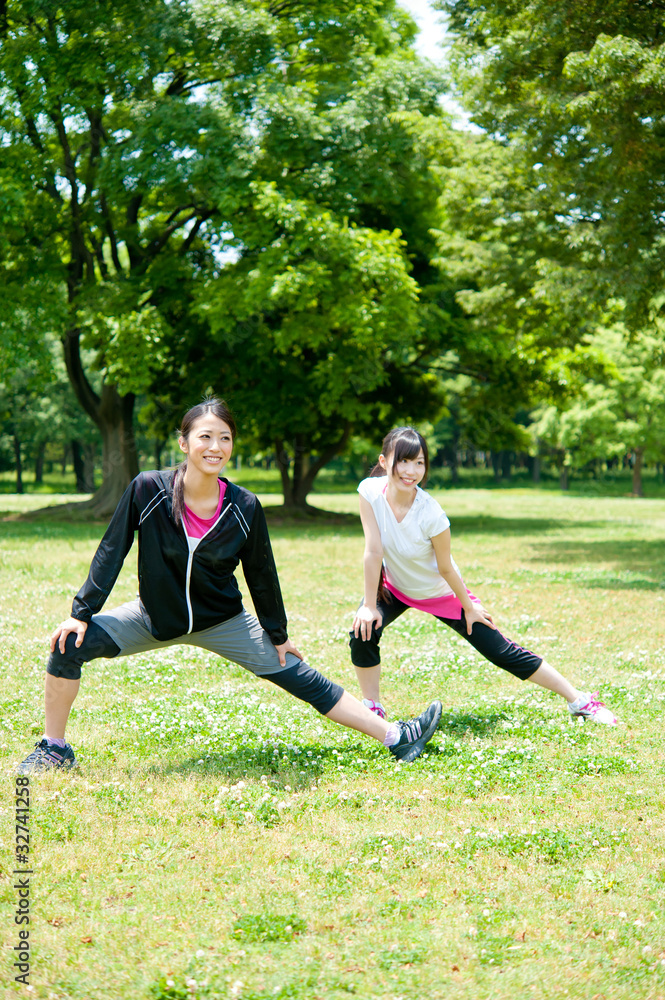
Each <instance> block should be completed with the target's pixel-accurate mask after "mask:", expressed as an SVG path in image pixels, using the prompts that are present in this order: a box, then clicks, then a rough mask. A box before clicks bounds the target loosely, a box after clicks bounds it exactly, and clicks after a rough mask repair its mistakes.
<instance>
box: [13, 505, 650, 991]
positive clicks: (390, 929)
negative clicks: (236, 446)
mask: <svg viewBox="0 0 665 1000" xmlns="http://www.w3.org/2000/svg"><path fill="white" fill-rule="evenodd" d="M436 495H437V496H438V498H439V499H440V500H441V502H442V503H443V504H444V506H445V508H446V510H447V512H448V514H449V516H450V517H451V521H452V530H453V551H454V554H455V557H456V559H457V561H458V563H459V565H460V566H461V568H462V570H463V572H464V576H465V580H466V582H467V583H468V585H469V586H470V587H471V589H472V590H473V591H474V592H475V593H477V594H478V595H479V596H481V597H482V599H483V601H484V602H485V604H486V606H487V607H488V608H489V609H490V610H491V611H492V613H493V614H494V616H495V620H496V621H497V624H498V625H499V627H501V628H502V630H504V631H505V632H506V633H507V634H508V635H511V636H513V637H514V638H516V639H517V640H518V641H520V642H522V643H523V644H525V645H527V646H529V647H530V648H534V649H536V650H537V651H539V652H540V653H542V654H543V655H545V656H546V657H547V659H548V660H549V661H550V662H551V663H553V664H554V665H556V666H558V667H559V668H560V669H561V670H562V671H563V672H564V673H565V674H566V675H567V676H569V677H570V678H571V680H573V681H574V682H575V683H577V684H578V685H579V686H583V687H589V688H591V689H595V688H596V687H599V686H600V687H601V690H602V695H603V697H604V699H605V700H606V701H608V702H609V703H610V704H611V706H612V707H613V708H614V709H615V711H616V712H617V714H618V715H619V716H620V718H621V719H622V721H623V723H624V724H623V725H622V726H621V727H620V728H617V729H615V730H612V729H609V730H608V729H604V728H601V727H593V726H591V725H588V724H587V725H581V724H579V725H578V724H575V725H574V724H571V723H570V722H569V721H568V718H567V710H566V708H565V705H563V704H562V703H561V702H560V700H559V699H557V698H555V697H554V696H553V695H549V694H547V693H546V692H544V691H541V690H540V689H538V688H536V687H535V686H533V685H529V684H520V683H519V682H518V681H516V680H514V679H513V678H512V677H510V676H508V675H505V674H504V673H503V672H502V671H499V670H497V669H496V668H494V667H492V666H490V665H488V664H486V663H485V662H484V661H482V660H481V659H480V658H479V657H478V656H477V654H476V653H475V652H474V651H473V650H472V649H471V648H470V647H469V646H468V645H467V644H466V643H465V642H464V640H463V639H461V638H459V637H457V636H456V635H453V634H449V633H447V632H446V631H445V630H444V629H443V627H442V626H439V625H438V624H437V623H436V622H435V621H434V620H430V619H428V618H427V617H425V616H424V615H421V614H419V613H416V612H409V614H408V615H405V616H404V617H403V618H402V619H400V620H399V621H398V622H396V623H395V624H394V625H393V626H391V628H390V630H389V631H388V632H387V633H386V637H385V639H384V644H383V645H384V686H383V690H384V700H385V702H386V703H387V705H388V708H389V710H390V712H391V714H392V715H393V716H394V717H404V716H407V715H411V714H413V713H416V712H418V711H420V710H421V709H422V708H423V707H424V706H425V705H426V704H427V703H428V702H429V701H430V700H431V699H432V698H434V697H440V698H441V700H442V701H443V704H444V714H443V718H442V721H441V726H440V729H439V732H438V734H437V736H436V737H435V739H434V740H433V741H432V743H431V744H430V747H429V752H428V754H427V755H426V756H425V757H423V758H421V759H420V760H419V761H417V762H416V763H414V764H413V765H409V766H406V767H403V766H398V765H395V764H394V763H393V762H392V759H391V758H390V757H389V756H388V755H387V754H386V753H385V751H383V750H382V748H381V747H379V746H378V744H374V743H373V742H372V741H370V740H368V739H365V738H363V737H360V736H358V735H357V734H355V733H349V732H346V731H343V730H341V729H338V728H337V727H335V726H334V725H333V724H331V723H329V722H327V721H326V720H323V719H321V718H320V717H318V716H317V715H316V714H315V713H314V712H312V711H311V710H310V709H309V708H308V707H307V706H304V705H301V704H300V703H298V702H296V701H295V700H293V699H291V698H289V696H288V695H286V694H284V693H283V692H281V691H280V690H278V689H277V688H275V687H274V686H271V685H270V684H269V683H268V682H266V681H258V680H256V679H255V678H253V677H251V676H249V675H248V674H246V673H245V672H244V671H242V670H241V669H240V668H238V667H235V666H233V665H231V664H227V663H225V662H223V661H220V660H217V659H215V657H213V656H211V655H209V654H205V653H202V652H200V651H198V650H195V649H193V648H189V647H186V646H182V647H171V648H169V649H166V650H163V651H160V652H159V653H153V654H145V655H139V656H135V657H133V658H131V659H127V660H124V659H119V660H99V661H97V662H96V663H94V664H92V665H91V666H90V667H89V668H87V671H86V675H85V677H84V683H83V686H82V691H81V695H80V696H79V699H78V700H77V702H76V704H75V708H74V712H73V715H72V721H71V728H70V739H71V740H72V742H73V743H74V745H75V748H76V751H77V755H78V757H79V760H80V767H79V769H78V770H77V771H75V772H73V773H69V774H57V775H45V776H41V777H35V778H33V779H32V781H31V795H32V809H31V832H32V837H33V841H32V863H33V868H34V875H33V881H32V892H33V898H32V902H33V911H32V917H33V922H32V924H31V925H30V931H31V938H30V942H31V948H32V953H33V958H32V977H31V983H32V985H33V987H34V991H33V992H32V993H31V994H28V993H26V992H25V991H24V990H21V991H20V992H19V995H25V996H29V995H31V996H36V997H41V998H44V1000H49V998H50V1000H55V998H58V1000H69V998H71V1000H115V998H123V1000H124V998H128V1000H129V998H131V1000H166V998H169V1000H175V998H178V1000H184V998H190V997H201V998H213V997H218V998H220V1000H227V998H231V997H238V998H240V1000H269V998H274V997H277V998H284V1000H286V998H290V1000H315V998H322V1000H329V998H330V1000H341V998H348V997H349V996H350V995H356V996H359V997H371V998H378V1000H396V998H400V997H403V998H404V1000H407V998H408V1000H412V998H414V1000H420V998H428V1000H429V998H433V1000H444V998H445V1000H462V998H464V1000H467V998H468V1000H477V998H479V1000H486V998H492V1000H509V998H510V1000H512V998H514V997H516V996H519V997H527V998H531V997H533V998H557V1000H559V998H562V997H571V998H578V997H579V998H588V1000H592V998H593V997H606V998H611V1000H624V998H625V1000H629V998H630V1000H634V998H639V1000H659V998H663V997H665V964H663V963H665V948H664V947H663V941H664V940H665V907H664V903H665V861H664V860H663V859H664V858H665V851H664V849H663V848H664V844H663V796H662V786H663V780H664V777H665V773H664V772H665V767H664V764H663V761H664V760H665V756H664V753H663V751H664V749H665V736H664V734H663V726H662V717H663V702H664V701H665V686H664V684H663V664H664V662H665V643H664V642H663V625H662V620H663V601H664V599H665V589H664V588H665V569H664V567H665V560H664V558H663V557H664V555H665V543H664V542H663V538H664V537H665V535H664V529H665V502H663V501H661V500H644V501H637V500H628V499H623V498H620V497H617V498H606V499H602V498H601V499H599V498H596V497H575V496H564V495H561V494H557V493H549V492H547V493H546V492H536V491H531V490H524V491H522V490H514V491H510V490H503V491H493V492H490V491H480V490H455V491H446V492H441V493H439V494H436ZM43 499H44V498H42V497H36V496H31V497H27V498H25V497H23V498H16V497H11V496H3V497H2V498H0V509H2V510H3V511H5V512H13V513H16V512H18V511H19V510H21V509H28V508H32V507H34V506H37V505H39V504H41V503H43ZM51 499H52V500H53V502H58V498H56V497H53V498H51ZM62 499H67V500H69V499H70V497H63V498H62ZM279 499H280V498H279V497H278V496H276V495H271V496H265V497H264V500H265V502H266V503H278V502H279ZM356 502H357V501H356V498H355V496H354V495H352V494H351V493H349V494H346V495H344V494H338V495H332V494H331V495H328V496H325V495H321V496H319V497H317V503H318V504H319V505H321V506H325V507H328V508H329V509H331V510H336V511H345V512H353V511H354V510H355V509H356ZM102 530H103V527H102V526H101V525H94V524H92V525H90V524H85V525H80V526H79V525H69V524H67V523H62V522H55V521H54V522H53V523H50V522H49V521H48V520H46V521H40V522H39V523H36V524H35V523H31V522H21V521H17V520H8V521H4V522H2V523H0V573H1V579H2V588H1V591H0V600H1V604H0V634H1V636H2V640H3V649H4V663H5V670H4V672H3V680H2V682H1V685H0V698H1V699H2V709H3V711H2V712H1V713H0V726H1V728H2V733H1V734H0V753H1V754H2V761H3V766H4V772H5V779H4V781H5V796H4V797H3V802H2V817H1V818H2V828H1V830H2V843H3V845H4V850H3V854H2V871H1V875H2V880H1V881H0V926H1V927H2V940H3V943H4V944H5V949H4V951H3V959H2V960H3V963H4V964H3V966H2V967H0V982H3V983H4V984H5V985H4V987H3V989H2V990H0V996H2V997H13V996H15V995H16V992H15V990H14V989H13V985H12V977H13V972H12V969H11V959H8V957H7V956H8V955H9V953H10V950H11V947H12V946H13V944H14V943H16V940H15V932H16V928H15V926H14V924H13V914H14V909H15V905H16V890H15V889H14V888H13V877H12V869H13V855H12V853H11V850H10V848H11V845H12V844H13V841H14V827H13V822H14V814H13V798H12V793H13V787H14V785H13V777H12V767H13V764H14V762H15V761H16V760H17V759H20V757H21V756H23V755H24V754H25V752H26V750H27V748H28V747H29V745H30V744H31V742H33V741H34V739H35V738H36V736H38V735H39V734H40V733H41V726H42V711H41V706H40V702H41V695H40V691H41V687H42V678H43V664H44V660H45V649H46V643H47V637H48V634H49V632H50V631H51V629H52V628H53V626H54V625H55V624H56V623H57V622H58V621H60V620H61V619H62V617H63V616H64V615H65V614H66V613H67V611H68V608H69V604H70V601H71V597H72V595H73V593H75V591H76V590H77V589H78V587H79V585H80V583H81V581H82V580H83V578H84V577H85V574H86V572H87V568H88V564H89V560H90V558H91V556H92V553H93V551H94V549H95V546H96V543H97V540H98V539H99V537H100V535H101V532H102ZM272 535H273V540H274V548H275V554H276V558H277V563H278V566H279V568H280V572H281V579H282V585H283V590H284V594H285V600H286V604H287V608H288V611H289V617H290V622H291V634H292V636H293V638H294V639H295V640H296V642H297V644H298V645H299V647H300V648H301V649H302V650H303V651H306V653H307V655H308V658H309V659H310V661H311V662H312V664H313V665H315V666H317V667H319V668H321V669H322V670H324V672H326V673H328V674H330V675H331V676H332V677H334V678H335V679H336V680H338V681H340V682H341V683H344V684H345V685H346V686H347V687H349V688H350V690H352V691H354V692H355V691H356V690H357V689H356V684H355V680H354V676H353V672H352V668H350V664H349V660H348V654H347V647H346V632H347V629H348V627H349V623H350V621H351V618H352V613H353V609H354V607H355V606H356V604H357V601H358V598H359V596H360V593H361V555H362V538H361V532H360V528H359V525H358V524H357V523H354V522H349V523H348V524H347V523H344V524H342V525H341V526H340V525H339V524H330V525H326V524H322V525H321V524H318V523H317V524H316V525H313V526H307V527H306V528H305V529H300V528H293V527H275V528H274V529H272ZM135 591H136V582H135V555H134V554H133V553H132V554H130V556H129V557H128V559H127V565H126V568H125V569H124V570H123V573H122V575H121V577H120V579H119V581H118V583H117V585H116V589H115V591H114V593H113V595H112V597H111V604H112V603H119V602H121V601H123V600H128V599H131V598H132V597H133V596H134V595H135ZM192 980H196V984H195V985H192V982H191V981H192ZM188 983H189V985H188Z"/></svg>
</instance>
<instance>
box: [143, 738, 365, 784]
mask: <svg viewBox="0 0 665 1000" xmlns="http://www.w3.org/2000/svg"><path fill="white" fill-rule="evenodd" d="M377 745H378V744H377ZM299 750H300V752H299V753H296V752H295V751H294V750H292V749H290V748H288V747H285V746H283V745H279V756H275V755H274V753H273V746H272V745H269V746H268V747H260V746H259V747H244V748H242V749H238V750H234V751H233V752H232V753H224V752H222V753H214V752H212V753H211V755H210V757H205V758H201V757H199V756H196V757H190V758H189V759H188V760H183V761H180V763H175V762H174V763H172V764H169V763H166V764H164V765H161V766H152V767H150V768H149V770H150V773H151V774H154V775H155V776H156V777H159V776H162V777H166V776H169V775H182V777H189V776H190V775H192V774H196V775H199V776H201V775H203V776H214V777H223V778H226V779H227V780H228V781H229V782H236V781H240V780H243V781H245V780H247V779H249V780H250V781H251V780H256V781H260V779H261V777H262V776H263V775H265V776H266V777H267V778H268V780H269V782H270V783H271V786H272V787H273V788H275V787H277V788H284V787H285V786H286V785H290V787H291V788H292V789H297V788H309V787H311V785H312V784H313V783H314V782H315V781H316V780H317V779H318V778H320V777H321V775H322V774H323V773H324V772H326V771H327V772H328V773H330V771H331V767H332V766H334V767H335V769H337V768H339V767H341V769H342V770H343V771H351V770H357V766H356V762H357V760H358V759H359V758H360V759H361V760H365V759H366V758H367V750H368V747H367V745H366V744H365V745H362V746H361V745H360V744H358V745H357V746H356V745H354V746H347V747H343V748H341V749H339V748H337V747H322V746H321V745H320V744H314V743H311V744H299ZM309 753H311V757H310V756H308V754H309ZM201 761H202V763H201ZM305 762H307V766H306V768H304V767H303V764H304V763H305Z"/></svg>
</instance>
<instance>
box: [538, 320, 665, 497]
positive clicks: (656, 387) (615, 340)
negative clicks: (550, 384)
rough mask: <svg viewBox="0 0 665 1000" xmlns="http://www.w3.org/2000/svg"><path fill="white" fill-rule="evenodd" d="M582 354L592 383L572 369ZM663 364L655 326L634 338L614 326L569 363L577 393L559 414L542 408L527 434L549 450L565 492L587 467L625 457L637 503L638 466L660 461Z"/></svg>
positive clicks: (662, 339) (662, 336) (664, 424)
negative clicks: (573, 475)
mask: <svg viewBox="0 0 665 1000" xmlns="http://www.w3.org/2000/svg"><path fill="white" fill-rule="evenodd" d="M584 354H587V355H589V356H593V357H594V359H595V364H596V373H595V377H593V378H590V377H588V374H587V377H583V378H580V370H579V368H578V363H579V360H580V358H581V357H582V356H583V355H584ZM664 362H665V329H663V325H662V323H661V322H660V321H659V322H658V323H657V324H656V325H655V326H654V327H653V328H652V329H651V330H648V331H645V330H642V331H640V332H639V333H638V334H631V333H630V332H629V331H628V330H626V328H625V327H624V326H622V325H621V324H619V323H616V324H613V325H612V326H611V327H607V328H605V329H600V330H599V331H598V332H597V333H596V334H595V335H594V336H593V337H592V338H590V339H589V342H588V344H587V345H585V348H584V350H583V351H580V352H578V358H577V359H575V358H570V359H569V364H568V366H567V367H568V373H569V375H570V376H571V381H572V382H573V384H574V383H575V382H577V385H578V388H577V391H576V392H574V393H573V392H571V393H570V395H569V398H568V401H567V405H565V406H558V407H557V406H552V405H550V406H546V407H543V408H541V410H540V411H539V412H537V413H536V414H535V415H534V416H535V418H536V419H535V421H534V423H533V425H532V427H531V432H532V434H533V435H534V438H535V439H536V440H537V441H538V442H539V443H542V444H545V445H546V446H547V447H548V448H550V450H551V452H552V455H553V457H554V459H555V461H556V463H557V465H558V467H559V471H560V475H561V480H562V485H563V486H564V487H567V485H568V473H569V472H570V471H573V470H574V469H576V468H580V467H582V466H584V465H586V464H587V463H588V462H590V461H592V460H594V459H610V458H614V457H617V456H623V455H630V456H631V459H632V467H633V482H632V491H633V493H634V494H635V495H636V496H643V494H644V491H643V487H642V466H643V462H644V461H645V460H646V461H654V462H662V461H663V459H664V458H665V444H664V442H665V405H664V403H663V399H665V368H664ZM584 367H585V368H588V363H587V362H585V365H584ZM576 368H578V370H577V372H575V369H576Z"/></svg>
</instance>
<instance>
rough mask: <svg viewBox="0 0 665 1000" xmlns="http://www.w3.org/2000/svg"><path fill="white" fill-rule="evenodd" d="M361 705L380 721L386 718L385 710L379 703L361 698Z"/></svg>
mask: <svg viewBox="0 0 665 1000" xmlns="http://www.w3.org/2000/svg"><path fill="white" fill-rule="evenodd" d="M362 703H363V705H364V706H365V708H368V709H369V710H370V712H374V714H375V715H378V717H379V718H380V719H385V718H386V710H385V708H384V707H383V705H382V704H381V702H380V701H370V699H369V698H363V702H362Z"/></svg>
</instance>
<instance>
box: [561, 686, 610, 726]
mask: <svg viewBox="0 0 665 1000" xmlns="http://www.w3.org/2000/svg"><path fill="white" fill-rule="evenodd" d="M568 711H569V712H570V714H571V715H572V717H573V719H592V720H593V721H594V722H600V723H601V724H602V725H604V726H616V725H618V722H619V720H618V719H617V717H616V715H615V714H614V712H611V711H610V710H609V708H608V707H607V705H604V704H603V702H602V701H599V700H598V691H594V692H593V694H588V693H587V692H582V694H581V695H580V696H579V698H578V699H577V701H570V702H568Z"/></svg>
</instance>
